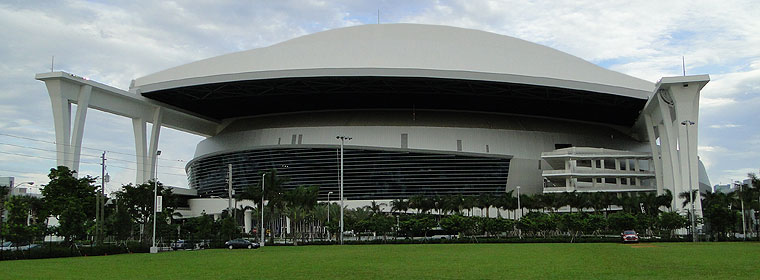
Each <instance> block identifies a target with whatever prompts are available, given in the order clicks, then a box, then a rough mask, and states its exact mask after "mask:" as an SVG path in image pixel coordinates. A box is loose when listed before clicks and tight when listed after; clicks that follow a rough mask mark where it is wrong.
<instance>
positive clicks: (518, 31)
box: [0, 0, 760, 188]
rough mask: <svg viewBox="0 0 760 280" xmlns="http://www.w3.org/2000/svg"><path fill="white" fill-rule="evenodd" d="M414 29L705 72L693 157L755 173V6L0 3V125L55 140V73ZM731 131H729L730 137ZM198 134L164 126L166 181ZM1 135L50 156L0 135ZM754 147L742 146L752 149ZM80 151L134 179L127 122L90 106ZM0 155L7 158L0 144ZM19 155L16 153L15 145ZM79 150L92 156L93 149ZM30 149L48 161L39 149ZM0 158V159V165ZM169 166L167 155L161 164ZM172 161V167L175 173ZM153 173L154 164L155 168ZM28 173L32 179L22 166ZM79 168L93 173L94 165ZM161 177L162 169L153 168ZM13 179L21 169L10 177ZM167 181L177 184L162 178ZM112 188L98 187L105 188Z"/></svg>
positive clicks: (759, 26) (116, 69)
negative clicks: (489, 36) (342, 30)
mask: <svg viewBox="0 0 760 280" xmlns="http://www.w3.org/2000/svg"><path fill="white" fill-rule="evenodd" d="M378 9H379V10H380V20H381V21H382V22H383V23H394V22H416V23H425V24H444V25H453V26H459V27H465V28H474V29H480V30H486V31H491V32H496V33H499V34H505V35H510V36H514V37H518V38H521V39H525V40H528V41H532V42H536V43H540V44H544V45H547V46H550V47H553V48H556V49H559V50H561V51H565V52H567V53H570V54H572V55H575V56H578V57H581V58H583V59H586V60H589V61H592V62H594V63H596V64H599V65H601V66H603V67H607V68H610V69H612V70H615V71H620V72H623V73H626V74H628V75H632V76H635V77H639V78H642V79H645V80H648V81H652V82H654V81H656V80H658V79H659V78H661V77H663V76H676V75H681V74H682V72H681V71H682V70H681V69H682V68H681V67H682V65H681V58H682V56H683V57H685V60H686V72H687V73H688V74H701V73H707V74H710V76H711V79H712V80H711V82H710V83H709V84H708V85H707V86H706V87H705V88H704V90H703V91H702V96H701V101H700V109H701V110H700V123H701V124H703V125H707V127H706V128H710V129H702V130H701V131H700V134H699V141H700V144H701V145H702V146H700V156H702V157H703V160H705V161H709V165H710V166H709V167H710V168H708V172H709V173H710V175H711V176H713V177H716V178H721V177H723V176H724V175H723V174H724V173H725V172H727V171H726V170H741V169H743V168H748V167H747V166H760V162H758V160H757V159H756V158H757V157H755V158H754V159H753V158H752V157H753V156H754V155H758V154H760V150H759V149H760V148H757V147H760V144H758V143H760V132H759V131H757V130H755V129H750V128H754V127H756V126H752V125H749V124H751V123H760V117H759V116H757V114H755V113H754V111H755V109H756V108H757V106H760V49H759V48H757V47H755V46H760V33H759V32H757V30H760V20H758V18H757V15H758V14H760V2H758V1H708V0H697V1H664V2H663V1H660V2H637V1H608V2H603V1H602V2H600V1H591V0H584V1H545V2H524V1H465V0H459V1H456V0H455V1H436V2H424V1H398V0H392V1H391V0H388V1H347V0H338V1H295V0H283V1H250V2H238V1H195V2H192V3H188V2H168V1H158V2H157V1H147V0H139V1H105V2H103V1H60V2H59V1H53V2H45V3H42V2H40V3H37V2H35V1H18V2H9V3H2V4H0V26H3V28H2V29H0V38H3V44H0V71H2V73H3V75H2V76H0V104H2V105H0V111H1V112H3V114H4V115H3V118H0V130H2V131H3V132H5V133H10V134H13V135H17V136H24V137H31V138H35V139H42V140H45V141H48V142H49V141H54V140H55V139H54V132H53V123H52V119H53V118H52V113H51V109H50V108H51V105H50V101H49V98H48V96H47V91H46V89H45V87H44V84H43V83H41V82H39V81H35V80H34V79H33V75H34V74H35V73H40V72H46V71H49V68H50V62H51V57H52V56H55V61H56V62H55V65H56V66H55V68H56V69H58V70H67V71H70V72H72V73H75V74H77V75H80V76H87V77H89V78H91V79H93V80H96V81H99V82H102V83H105V84H108V85H112V86H116V87H119V88H122V89H125V88H127V87H128V85H129V83H130V81H131V80H132V79H134V78H136V77H140V76H144V75H147V74H150V73H153V72H157V71H160V70H163V69H166V68H169V67H173V66H178V65H181V64H184V63H189V62H192V61H196V60H199V59H204V58H208V57H212V56H216V55H221V54H226V53H230V52H235V51H241V50H246V49H251V48H257V47H264V46H268V45H271V44H275V43H278V42H282V41H284V40H287V39H291V38H295V37H297V36H301V35H305V34H310V33H314V32H318V31H322V30H326V29H332V28H337V27H343V26H350V25H357V24H367V23H375V22H376V20H377V10H378ZM728 128H731V129H728ZM200 139H201V137H197V136H190V135H187V134H184V133H181V132H176V131H171V130H167V129H165V130H163V131H162V136H161V144H160V148H161V149H162V150H163V153H164V154H163V155H162V158H165V159H166V161H164V163H162V165H163V164H165V165H170V167H167V168H165V171H159V172H166V173H177V174H182V173H184V171H183V170H182V169H181V168H182V167H184V164H185V163H186V162H187V161H188V160H190V159H191V158H192V156H193V152H194V148H195V147H194V146H195V144H196V143H197V142H198V141H199V140H200ZM0 141H6V142H8V141H10V142H9V143H13V144H20V145H28V146H34V147H38V148H47V149H54V146H53V145H50V144H44V143H37V142H34V141H28V140H23V139H16V138H8V137H0ZM753 141H754V142H753ZM83 145H85V146H86V147H91V148H95V149H108V150H109V151H114V152H118V153H123V154H126V155H123V154H116V153H113V154H109V157H110V158H112V159H114V160H113V161H112V162H110V163H109V164H111V167H109V172H110V173H111V177H112V181H113V182H114V183H112V185H116V184H117V183H119V184H121V183H128V182H132V181H133V180H134V170H130V169H128V168H119V167H117V166H123V167H133V164H132V163H129V162H118V161H117V160H116V159H120V160H125V161H129V160H132V161H134V157H133V156H131V154H134V140H133V139H132V130H131V123H130V121H129V120H127V119H123V118H120V117H116V116H112V115H108V114H105V113H101V112H97V111H95V110H91V111H90V112H89V113H88V120H87V123H86V127H85V139H84V143H83ZM0 151H11V150H9V149H7V147H0ZM27 152H28V151H27ZM88 152H89V153H95V154H99V153H100V152H98V151H95V150H89V151H88ZM35 155H46V156H52V154H49V153H48V154H46V153H44V152H40V153H35ZM7 158H10V159H12V160H5V161H0V169H9V170H15V171H21V172H19V174H36V175H34V176H37V177H38V178H45V175H46V172H47V170H48V169H49V168H50V167H51V165H54V164H55V163H54V161H53V160H22V159H21V158H20V157H7ZM7 158H6V159H7ZM169 159H175V160H178V161H169ZM171 167H180V169H175V168H171ZM160 168H163V167H160ZM29 171H35V172H29ZM81 171H82V173H87V174H96V175H99V174H100V169H99V166H98V165H92V164H87V165H83V166H82V170H81ZM159 175H161V174H159ZM19 176H20V175H19ZM161 180H162V181H164V180H166V181H165V182H167V184H172V185H179V186H181V185H186V184H187V182H186V178H185V177H183V176H176V175H169V174H164V176H162V178H161ZM109 188H110V187H109Z"/></svg>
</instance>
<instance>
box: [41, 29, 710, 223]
mask: <svg viewBox="0 0 760 280" xmlns="http://www.w3.org/2000/svg"><path fill="white" fill-rule="evenodd" d="M37 79H39V80H42V81H44V82H45V83H46V85H47V87H48V92H49V94H50V97H51V100H52V101H53V111H54V117H55V118H56V119H57V120H59V119H60V120H65V119H66V118H67V117H68V119H69V120H70V119H71V112H70V107H69V110H68V112H67V111H66V106H70V104H72V103H76V104H79V105H80V106H78V107H77V112H76V118H75V124H74V130H73V131H72V132H69V131H70V127H71V122H70V121H56V136H57V140H58V141H57V142H58V143H65V144H60V145H59V146H58V152H59V153H58V159H59V165H68V166H70V167H71V168H73V169H75V170H76V169H77V167H78V154H79V150H77V149H79V148H78V146H81V137H82V136H81V128H80V129H79V130H78V129H77V127H78V126H77V125H78V124H79V122H80V121H81V122H84V113H82V117H81V118H80V117H79V116H80V112H79V110H80V109H82V108H83V109H82V110H83V111H85V112H86V110H87V108H95V109H98V110H102V111H106V112H110V113H114V114H118V115H121V116H125V117H129V118H132V120H133V125H134V130H135V140H136V141H135V143H136V150H137V154H138V155H137V161H138V167H137V169H138V172H137V173H138V174H137V181H138V182H143V181H146V180H147V179H149V178H153V170H154V166H155V165H154V164H155V156H151V155H155V154H156V151H157V150H158V135H159V133H158V132H159V131H160V127H161V126H166V127H171V128H175V129H179V130H182V131H186V132H190V133H193V134H197V135H202V136H205V137H206V139H205V140H203V141H201V142H200V143H199V144H198V145H197V148H196V150H195V155H194V158H193V160H192V161H190V162H189V163H188V164H187V166H186V171H187V174H188V182H189V185H190V187H191V188H192V189H193V190H194V191H192V192H188V194H190V195H192V196H193V197H197V198H193V199H191V201H190V203H189V206H190V208H191V210H190V211H189V212H188V214H190V215H197V214H199V213H201V212H202V211H203V212H206V213H215V212H217V211H220V210H219V209H222V208H224V207H226V206H227V202H226V200H225V199H223V198H226V197H228V194H229V191H228V186H229V185H228V177H229V175H228V172H229V168H230V166H232V174H231V175H232V178H233V179H232V188H234V189H235V190H237V191H241V190H242V189H243V188H244V187H245V186H248V185H256V184H259V182H260V181H259V180H260V179H261V177H260V174H261V172H263V171H266V170H269V169H277V170H278V174H279V175H280V176H287V177H288V178H289V179H290V181H289V182H288V183H287V185H286V186H285V187H286V188H292V187H296V186H299V185H317V186H319V187H320V200H327V199H328V193H330V192H332V193H334V194H336V195H337V193H338V182H339V181H338V178H339V149H338V147H339V145H340V143H341V142H340V140H338V139H336V136H347V137H350V138H351V140H349V141H346V142H345V146H344V149H345V150H344V165H345V167H344V169H345V171H344V172H345V173H344V195H345V198H346V199H347V200H349V201H355V202H361V201H369V200H380V201H382V200H390V199H396V198H409V197H411V196H414V195H425V196H432V195H445V194H463V195H478V194H483V193H488V194H503V193H504V192H505V191H511V190H516V189H517V188H518V186H519V188H520V189H519V191H521V192H523V193H540V192H564V191H579V192H596V191H605V192H638V191H656V192H658V193H662V192H663V191H664V190H665V189H668V190H671V191H672V192H673V193H680V192H683V191H685V190H688V188H689V184H694V185H697V184H696V182H699V184H698V185H699V186H709V181H708V180H707V177H706V175H705V171H704V167H702V165H701V163H699V160H698V158H697V153H696V147H697V141H696V140H697V127H698V126H697V125H696V124H697V123H698V109H699V104H698V103H699V92H700V90H701V89H702V87H704V86H705V84H707V82H708V81H709V77H708V76H707V75H698V76H682V77H665V78H662V79H661V80H660V81H658V82H657V83H652V82H649V81H645V80H642V79H639V78H635V77H631V76H628V75H625V74H622V73H619V72H615V71H611V70H608V69H604V68H602V67H599V66H597V65H594V64H592V63H590V62H587V61H585V60H583V59H580V58H578V57H575V56H572V55H570V54H567V53H563V52H561V51H558V50H555V49H552V48H549V47H546V46H542V45H539V44H535V43H531V42H527V41H524V40H520V39H517V38H513V37H509V36H504V35H499V34H494V33H489V32H484V31H478V30H472V29H463V28H456V27H447V26H435V25H420V24H377V25H361V26H354V27H347V28H339V29H334V30H328V31H323V32H318V33H314V34H310V35H306V36H302V37H298V38H295V39H291V40H288V41H285V42H281V43H278V44H275V45H272V46H269V47H264V48H257V49H252V50H247V51H242V52H237V53H231V54H226V55H222V56H218V57H213V58H209V59H205V60H201V61H197V62H192V63H189V64H185V65H181V66H177V67H174V68H170V69H167V70H164V71H161V72H157V73H154V74H151V75H148V76H145V77H141V78H137V79H135V80H133V81H132V84H131V86H130V89H129V90H128V91H124V90H120V89H116V88H113V87H109V86H107V85H103V84H99V83H97V82H93V81H89V80H86V79H82V78H79V77H77V76H74V75H71V74H68V73H63V72H51V73H42V74H38V75H37ZM81 104H85V105H87V106H81ZM67 114H68V115H67ZM682 122H683V124H684V125H681V123H682ZM147 123H152V124H154V125H153V128H152V129H153V133H151V137H150V139H146V135H147V133H146V124H147ZM156 124H157V125H156ZM80 126H81V125H80ZM148 143H149V144H148ZM70 157H75V158H70ZM217 197H218V198H217ZM335 198H336V196H333V199H335ZM194 201H195V202H194ZM696 201H699V200H696ZM697 204H699V203H697ZM673 206H674V209H682V208H683V207H682V206H681V200H679V199H678V198H676V199H674V201H673ZM697 208H701V207H699V205H697Z"/></svg>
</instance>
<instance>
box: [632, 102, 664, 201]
mask: <svg viewBox="0 0 760 280" xmlns="http://www.w3.org/2000/svg"><path fill="white" fill-rule="evenodd" d="M643 115H644V124H645V125H646V128H647V135H648V136H649V137H648V139H649V148H650V149H652V162H654V174H655V180H656V181H657V194H658V195H661V194H663V193H664V192H665V191H664V190H663V181H662V152H661V151H660V148H659V147H658V146H657V138H656V136H657V135H656V134H655V132H654V124H653V123H652V117H651V116H650V113H647V112H644V113H643ZM635 164H636V171H638V170H639V161H638V160H637V161H636V162H635ZM650 168H652V166H650ZM636 184H637V185H638V184H639V181H638V179H637V180H636Z"/></svg>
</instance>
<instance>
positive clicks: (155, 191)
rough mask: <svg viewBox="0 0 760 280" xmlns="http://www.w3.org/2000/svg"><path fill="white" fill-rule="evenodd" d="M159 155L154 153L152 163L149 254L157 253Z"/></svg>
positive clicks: (158, 152)
mask: <svg viewBox="0 0 760 280" xmlns="http://www.w3.org/2000/svg"><path fill="white" fill-rule="evenodd" d="M160 155H161V151H156V158H155V160H154V161H153V164H154V165H155V173H154V174H153V246H152V247H150V253H151V254H155V253H158V247H156V213H158V156H160Z"/></svg>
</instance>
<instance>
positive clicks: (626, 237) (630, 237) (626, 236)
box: [620, 230, 639, 243]
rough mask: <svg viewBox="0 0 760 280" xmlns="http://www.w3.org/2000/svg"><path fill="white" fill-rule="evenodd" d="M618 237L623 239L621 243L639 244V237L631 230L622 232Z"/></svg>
mask: <svg viewBox="0 0 760 280" xmlns="http://www.w3.org/2000/svg"><path fill="white" fill-rule="evenodd" d="M620 236H622V237H623V243H629V242H632V243H636V242H639V235H638V234H637V233H636V232H635V231H633V230H626V231H623V233H622V234H620Z"/></svg>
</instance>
